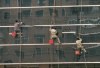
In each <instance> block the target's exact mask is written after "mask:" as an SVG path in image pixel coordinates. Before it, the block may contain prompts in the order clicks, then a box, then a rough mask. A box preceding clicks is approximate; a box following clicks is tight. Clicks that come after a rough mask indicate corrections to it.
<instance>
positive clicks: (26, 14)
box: [22, 10, 31, 17]
mask: <svg viewBox="0 0 100 68" xmlns="http://www.w3.org/2000/svg"><path fill="white" fill-rule="evenodd" d="M30 15H31V11H30V10H24V11H22V17H29V16H30Z"/></svg>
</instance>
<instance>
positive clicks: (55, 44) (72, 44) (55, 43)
mask: <svg viewBox="0 0 100 68" xmlns="http://www.w3.org/2000/svg"><path fill="white" fill-rule="evenodd" d="M82 44H83V45H100V43H82ZM29 45H30V46H37V45H38V46H42V45H43V46H46V45H50V44H48V43H44V44H0V46H29ZM54 45H76V43H61V44H59V43H55V44H54Z"/></svg>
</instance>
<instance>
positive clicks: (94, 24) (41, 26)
mask: <svg viewBox="0 0 100 68" xmlns="http://www.w3.org/2000/svg"><path fill="white" fill-rule="evenodd" d="M94 25H95V26H98V25H100V24H56V25H34V26H36V27H40V26H41V27H50V26H94Z"/></svg>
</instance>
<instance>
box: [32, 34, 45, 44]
mask: <svg viewBox="0 0 100 68" xmlns="http://www.w3.org/2000/svg"><path fill="white" fill-rule="evenodd" d="M44 37H45V36H44V35H34V38H35V41H36V43H43V42H44Z"/></svg>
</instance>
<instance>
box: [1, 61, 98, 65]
mask: <svg viewBox="0 0 100 68" xmlns="http://www.w3.org/2000/svg"><path fill="white" fill-rule="evenodd" d="M97 63H100V62H37V63H35V62H34V63H0V65H26V64H27V65H31V64H35V65H36V64H97Z"/></svg>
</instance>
